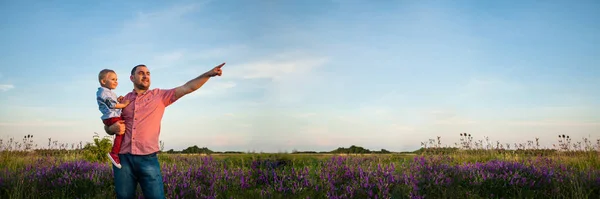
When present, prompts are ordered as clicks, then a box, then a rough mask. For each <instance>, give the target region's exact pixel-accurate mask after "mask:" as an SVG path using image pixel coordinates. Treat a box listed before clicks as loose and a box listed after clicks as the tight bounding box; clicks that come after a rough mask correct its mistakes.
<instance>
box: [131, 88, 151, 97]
mask: <svg viewBox="0 0 600 199" xmlns="http://www.w3.org/2000/svg"><path fill="white" fill-rule="evenodd" d="M132 92H133V94H134V95H136V96H137V95H144V94H146V93H147V92H148V90H145V91H144V92H142V93H141V94H138V92H137V91H136V90H135V88H134V89H133V90H132Z"/></svg>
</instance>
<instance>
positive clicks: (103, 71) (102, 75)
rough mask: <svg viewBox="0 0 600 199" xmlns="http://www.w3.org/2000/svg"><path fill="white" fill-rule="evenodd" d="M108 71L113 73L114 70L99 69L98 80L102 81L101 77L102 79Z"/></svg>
mask: <svg viewBox="0 0 600 199" xmlns="http://www.w3.org/2000/svg"><path fill="white" fill-rule="evenodd" d="M108 73H115V71H114V70H111V69H104V70H101V71H100V73H99V74H98V82H100V83H102V79H104V78H105V77H106V74H108ZM115 74H116V73H115Z"/></svg>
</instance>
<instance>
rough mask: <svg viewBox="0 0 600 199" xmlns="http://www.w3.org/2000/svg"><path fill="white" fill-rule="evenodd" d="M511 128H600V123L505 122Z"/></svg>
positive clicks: (562, 121)
mask: <svg viewBox="0 0 600 199" xmlns="http://www.w3.org/2000/svg"><path fill="white" fill-rule="evenodd" d="M506 124H507V125H511V126H513V125H514V126H538V127H594V126H597V127H600V122H583V121H565V120H538V121H513V122H506Z"/></svg>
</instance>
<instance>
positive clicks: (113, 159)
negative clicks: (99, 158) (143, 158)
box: [108, 153, 121, 169]
mask: <svg viewBox="0 0 600 199" xmlns="http://www.w3.org/2000/svg"><path fill="white" fill-rule="evenodd" d="M108 159H110V161H111V162H112V163H113V164H114V165H115V166H116V167H117V168H119V169H120V168H121V164H119V163H118V162H119V161H118V160H119V155H118V154H111V153H108Z"/></svg>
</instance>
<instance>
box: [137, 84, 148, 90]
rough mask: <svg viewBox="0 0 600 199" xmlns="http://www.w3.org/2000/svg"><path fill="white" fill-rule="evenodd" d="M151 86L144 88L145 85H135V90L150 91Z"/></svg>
mask: <svg viewBox="0 0 600 199" xmlns="http://www.w3.org/2000/svg"><path fill="white" fill-rule="evenodd" d="M149 87H150V86H144V85H143V84H135V88H137V89H140V90H148V88H149Z"/></svg>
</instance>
